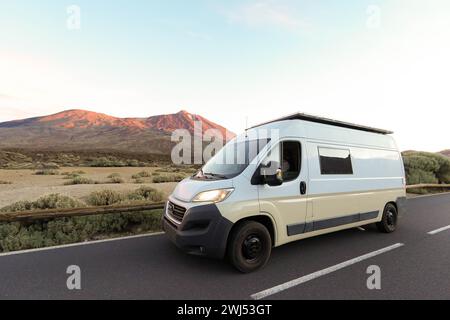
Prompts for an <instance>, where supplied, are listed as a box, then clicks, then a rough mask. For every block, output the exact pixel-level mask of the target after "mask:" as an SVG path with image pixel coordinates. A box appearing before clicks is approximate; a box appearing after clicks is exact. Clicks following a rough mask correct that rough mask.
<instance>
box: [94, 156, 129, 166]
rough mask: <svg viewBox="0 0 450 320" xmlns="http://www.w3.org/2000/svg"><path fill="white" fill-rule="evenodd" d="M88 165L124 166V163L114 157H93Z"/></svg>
mask: <svg viewBox="0 0 450 320" xmlns="http://www.w3.org/2000/svg"><path fill="white" fill-rule="evenodd" d="M89 166H90V167H125V166H126V163H125V162H123V161H121V160H118V159H116V158H115V157H108V158H107V157H100V158H95V159H93V160H92V161H91V162H90V163H89Z"/></svg>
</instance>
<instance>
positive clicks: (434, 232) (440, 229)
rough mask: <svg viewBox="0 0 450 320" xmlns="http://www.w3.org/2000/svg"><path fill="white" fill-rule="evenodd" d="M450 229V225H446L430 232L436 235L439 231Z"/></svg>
mask: <svg viewBox="0 0 450 320" xmlns="http://www.w3.org/2000/svg"><path fill="white" fill-rule="evenodd" d="M449 229H450V226H446V227H442V228H439V229H436V230H433V231H430V232H428V234H431V235H435V234H436V233H439V232H442V231H445V230H449Z"/></svg>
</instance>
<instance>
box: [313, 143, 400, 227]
mask: <svg viewBox="0 0 450 320" xmlns="http://www.w3.org/2000/svg"><path fill="white" fill-rule="evenodd" d="M319 147H325V148H335V149H342V150H349V151H350V154H351V160H352V167H353V174H348V175H322V174H321V168H320V160H319V151H318V148H319ZM307 149H308V165H309V176H310V181H309V194H308V197H309V200H310V201H312V203H313V208H314V209H313V210H314V211H313V220H314V228H313V230H314V231H319V230H323V229H326V227H327V226H328V227H329V228H335V227H338V228H339V227H340V226H342V225H351V224H355V225H364V224H368V223H371V222H378V221H380V220H381V217H382V214H383V209H384V207H385V205H386V204H387V203H388V202H396V201H397V199H398V198H401V197H404V196H405V190H404V185H403V183H404V176H403V166H402V163H401V156H400V154H399V152H398V151H394V150H383V149H375V148H363V147H354V146H347V145H340V144H329V143H321V142H318V141H315V140H314V141H308V143H307Z"/></svg>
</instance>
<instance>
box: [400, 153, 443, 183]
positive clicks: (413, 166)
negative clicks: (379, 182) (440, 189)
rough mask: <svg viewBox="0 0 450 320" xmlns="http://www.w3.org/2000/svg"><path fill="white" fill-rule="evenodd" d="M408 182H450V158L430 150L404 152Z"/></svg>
mask: <svg viewBox="0 0 450 320" xmlns="http://www.w3.org/2000/svg"><path fill="white" fill-rule="evenodd" d="M403 161H404V164H405V172H406V178H407V183H408V184H420V183H450V159H449V158H447V157H445V156H443V155H439V154H435V153H428V152H406V153H404V154H403Z"/></svg>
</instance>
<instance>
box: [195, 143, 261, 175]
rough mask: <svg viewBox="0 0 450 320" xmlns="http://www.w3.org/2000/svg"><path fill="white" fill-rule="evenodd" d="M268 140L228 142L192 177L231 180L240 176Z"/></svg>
mask: <svg viewBox="0 0 450 320" xmlns="http://www.w3.org/2000/svg"><path fill="white" fill-rule="evenodd" d="M269 141H270V139H257V140H246V141H236V140H233V141H230V142H229V143H227V144H226V145H225V146H224V147H223V148H222V149H221V150H220V151H219V152H218V153H217V154H216V155H215V156H214V157H212V158H211V159H210V160H209V161H208V162H207V163H206V164H205V165H204V166H203V168H202V169H201V170H200V171H199V172H198V173H197V174H196V175H195V176H194V178H196V179H231V178H234V177H236V176H238V175H240V174H241V173H242V172H243V171H244V170H245V169H246V168H247V167H248V165H249V164H250V163H251V162H252V161H253V160H254V159H255V158H256V156H257V155H258V153H259V152H260V151H261V150H262V149H263V148H264V147H265V146H266V145H267V143H268V142H269Z"/></svg>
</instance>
